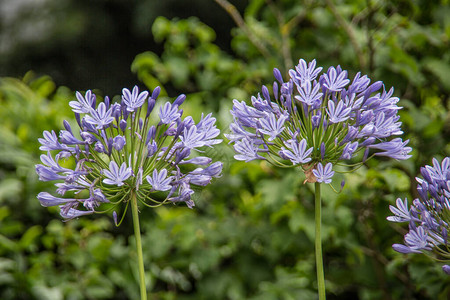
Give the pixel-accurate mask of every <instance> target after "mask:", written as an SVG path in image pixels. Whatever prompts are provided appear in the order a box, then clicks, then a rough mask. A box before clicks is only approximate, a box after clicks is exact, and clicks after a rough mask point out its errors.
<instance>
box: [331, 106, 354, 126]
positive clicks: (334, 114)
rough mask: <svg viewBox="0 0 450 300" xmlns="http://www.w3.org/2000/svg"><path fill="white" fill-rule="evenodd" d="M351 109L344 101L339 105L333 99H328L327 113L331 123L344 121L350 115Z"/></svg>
mask: <svg viewBox="0 0 450 300" xmlns="http://www.w3.org/2000/svg"><path fill="white" fill-rule="evenodd" d="M350 111H351V109H350V108H349V107H345V105H344V102H343V101H339V103H338V105H337V106H336V104H335V102H334V101H333V100H330V101H328V109H327V113H328V116H329V117H330V122H331V123H340V122H344V121H345V120H347V119H348V118H349V117H350Z"/></svg>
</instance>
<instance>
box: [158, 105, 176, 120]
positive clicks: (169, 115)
mask: <svg viewBox="0 0 450 300" xmlns="http://www.w3.org/2000/svg"><path fill="white" fill-rule="evenodd" d="M180 116H181V114H180V113H179V112H178V106H177V105H172V104H170V103H169V102H166V104H164V106H161V107H160V108H159V118H160V119H161V123H162V124H170V123H172V122H175V121H176V120H178V119H179V118H180Z"/></svg>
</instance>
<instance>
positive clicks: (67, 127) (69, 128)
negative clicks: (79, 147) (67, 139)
mask: <svg viewBox="0 0 450 300" xmlns="http://www.w3.org/2000/svg"><path fill="white" fill-rule="evenodd" d="M63 124H64V128H66V130H67V131H68V132H70V133H71V134H72V135H73V133H72V128H71V127H70V124H69V122H67V121H66V120H64V121H63Z"/></svg>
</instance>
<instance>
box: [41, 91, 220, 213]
mask: <svg viewBox="0 0 450 300" xmlns="http://www.w3.org/2000/svg"><path fill="white" fill-rule="evenodd" d="M159 93H160V88H159V87H157V88H155V89H154V90H153V92H152V94H151V95H150V97H149V92H147V91H144V92H139V90H138V87H136V86H135V87H134V88H133V90H132V91H130V90H128V89H123V94H122V99H121V102H120V103H111V101H110V100H109V98H108V97H105V99H104V102H101V103H99V104H98V105H97V104H96V102H97V101H96V96H95V94H93V93H92V92H91V91H87V92H86V93H85V95H84V96H83V95H82V94H81V93H79V92H77V93H76V99H77V100H76V101H71V102H70V103H69V105H70V106H71V107H72V110H73V111H74V113H75V117H76V120H77V123H78V126H79V129H78V130H73V129H72V128H71V126H70V124H69V122H67V121H64V127H65V130H61V131H60V132H59V136H57V135H56V133H55V132H54V131H51V132H49V131H44V134H43V135H44V137H43V138H40V139H39V142H40V144H41V146H40V148H39V149H40V150H42V151H46V154H43V155H41V162H42V164H38V165H36V172H37V174H38V175H39V179H40V180H43V181H56V183H55V185H56V187H57V190H56V192H57V193H58V194H59V195H60V196H63V195H66V193H67V192H69V193H70V194H72V197H71V198H66V197H64V198H63V197H57V196H54V195H52V194H50V193H47V192H41V193H39V195H38V199H39V201H40V203H41V204H42V205H43V206H60V208H61V216H63V217H64V218H69V219H70V218H74V217H79V216H82V215H86V214H91V213H93V212H95V209H96V208H97V207H98V206H99V205H101V204H102V203H112V204H113V207H115V205H118V204H120V203H128V200H129V198H130V193H134V195H136V198H137V199H139V200H140V201H141V202H142V203H143V204H145V205H147V206H151V207H154V206H158V205H161V204H164V203H175V202H185V203H186V204H187V206H188V207H192V206H194V202H193V201H192V199H191V195H192V194H193V193H194V190H193V189H192V187H191V185H198V186H206V185H207V184H209V183H210V181H211V179H212V178H213V177H218V176H220V173H221V171H222V163H221V162H214V163H212V159H211V158H209V157H207V156H203V155H202V153H203V151H201V149H202V148H204V147H212V146H213V145H215V144H218V143H220V142H222V140H220V139H216V137H217V136H218V135H219V133H220V131H219V129H217V128H216V125H215V122H216V119H215V118H213V117H212V116H211V114H208V115H206V116H205V115H203V114H202V117H201V120H200V121H199V122H198V123H197V124H195V122H194V120H193V119H192V117H190V116H188V117H185V118H184V119H182V114H183V111H182V110H181V109H180V108H179V106H180V105H181V104H182V103H183V102H184V100H185V96H184V95H180V96H179V97H178V98H177V99H176V100H175V101H174V102H173V103H170V102H166V103H164V104H163V105H161V106H160V107H159V109H158V111H156V110H157V108H156V109H155V104H156V99H157V97H158V95H159ZM155 111H156V112H155ZM152 112H153V114H152ZM65 160H69V161H68V162H66V161H65ZM65 165H69V166H70V165H71V166H73V167H72V168H70V167H65ZM193 165H199V166H201V167H193ZM114 204H115V205H114ZM80 206H81V207H84V209H79V207H80Z"/></svg>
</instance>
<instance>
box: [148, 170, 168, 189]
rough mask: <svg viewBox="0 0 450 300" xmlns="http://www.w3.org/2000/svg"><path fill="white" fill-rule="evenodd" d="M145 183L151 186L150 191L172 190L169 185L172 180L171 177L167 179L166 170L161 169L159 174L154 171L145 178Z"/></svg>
mask: <svg viewBox="0 0 450 300" xmlns="http://www.w3.org/2000/svg"><path fill="white" fill-rule="evenodd" d="M146 178H147V181H148V183H150V185H151V186H152V189H153V190H155V191H167V190H170V189H171V188H172V185H170V183H171V182H172V180H173V177H172V176H170V177H167V170H166V169H162V170H161V171H160V172H158V171H157V170H156V169H154V170H153V175H152V176H151V177H150V176H147V177H146Z"/></svg>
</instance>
